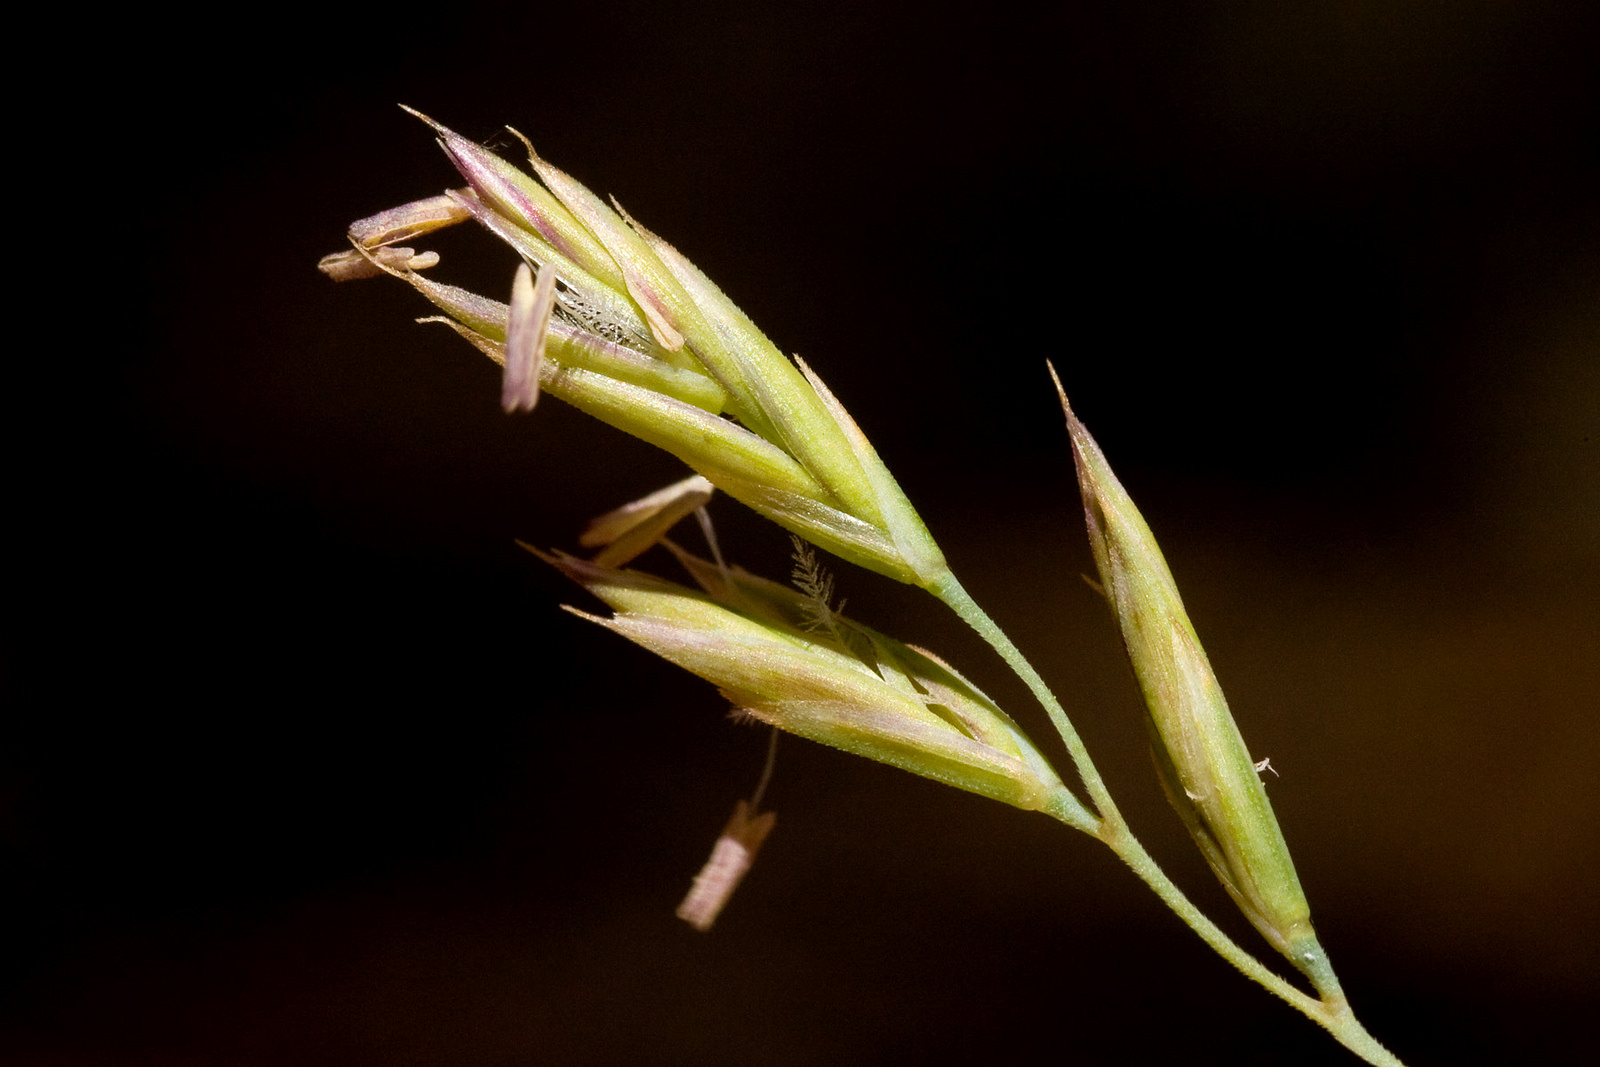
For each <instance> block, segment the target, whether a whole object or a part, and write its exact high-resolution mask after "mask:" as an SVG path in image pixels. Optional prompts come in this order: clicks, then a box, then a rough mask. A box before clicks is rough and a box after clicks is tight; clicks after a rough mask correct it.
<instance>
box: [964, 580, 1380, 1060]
mask: <svg viewBox="0 0 1600 1067" xmlns="http://www.w3.org/2000/svg"><path fill="white" fill-rule="evenodd" d="M933 593H934V595H935V596H937V597H938V598H939V599H940V600H942V601H944V602H945V604H947V605H948V606H949V607H950V609H951V610H952V611H954V612H955V613H956V614H957V615H959V616H960V617H961V618H962V620H963V621H965V622H966V623H967V625H969V626H971V627H972V628H973V629H974V630H976V631H977V632H978V635H979V636H980V637H982V638H983V639H984V640H985V641H986V642H988V644H989V646H990V647H991V648H993V649H994V650H995V651H996V652H998V653H999V654H1000V658H1002V659H1004V660H1005V661H1006V663H1007V665H1009V666H1010V667H1011V669H1012V670H1013V671H1014V672H1016V674H1017V677H1019V678H1021V679H1022V681H1023V683H1024V684H1025V685H1027V687H1028V689H1029V690H1030V691H1032V693H1033V695H1034V697H1035V698H1036V699H1037V700H1038V701H1039V703H1040V704H1041V705H1043V707H1044V710H1045V712H1046V714H1048V715H1049V716H1050V721H1051V723H1052V724H1053V725H1054V726H1055V728H1056V732H1057V733H1059V734H1060V735H1061V740H1062V741H1063V742H1064V743H1065V744H1066V746H1067V753H1068V755H1070V756H1071V757H1072V763H1073V766H1074V767H1075V768H1077V771H1078V777H1079V779H1080V780H1081V781H1082V782H1083V786H1084V788H1085V789H1086V790H1087V791H1088V793H1089V797H1090V800H1091V801H1092V802H1093V804H1094V807H1095V809H1096V810H1097V811H1098V812H1099V813H1100V820H1099V822H1098V823H1096V824H1090V825H1085V824H1084V823H1083V821H1082V819H1081V817H1076V818H1075V817H1073V812H1074V811H1080V810H1081V809H1080V808H1078V806H1077V805H1076V803H1073V804H1062V805H1053V806H1052V807H1051V808H1050V809H1048V811H1047V813H1048V814H1050V815H1052V816H1054V817H1055V818H1057V819H1060V820H1061V821H1062V822H1065V823H1067V824H1068V825H1069V826H1073V827H1075V828H1076V829H1079V830H1083V831H1084V832H1085V833H1088V834H1091V835H1092V836H1094V837H1097V838H1099V839H1100V840H1101V841H1102V842H1104V844H1105V845H1106V847H1108V848H1110V849H1111V851H1113V852H1115V853H1116V854H1117V856H1118V857H1119V858H1121V860H1122V861H1123V862H1124V863H1126V864H1127V865H1128V866H1129V868H1131V869H1132V870H1133V873H1134V874H1136V875H1138V876H1139V878H1140V879H1141V880H1142V881H1143V882H1144V883H1145V884H1146V885H1148V886H1149V887H1150V888H1151V889H1152V890H1154V891H1155V894H1156V896H1158V897H1160V898H1161V901H1162V903H1164V904H1166V905H1167V907H1168V908H1170V909H1171V910H1172V912H1173V913H1174V914H1175V915H1177V916H1178V918H1180V919H1182V920H1183V922H1184V923H1185V924H1186V925H1187V926H1188V927H1189V929H1191V930H1193V931H1194V932H1195V933H1197V934H1199V935H1200V939H1201V940H1203V941H1204V942H1205V943H1206V944H1207V945H1210V946H1211V948H1212V950H1213V951H1215V952H1216V953H1217V955H1219V956H1221V957H1222V958H1223V959H1225V960H1227V961H1228V962H1229V963H1231V964H1233V966H1234V967H1235V968H1236V969H1237V970H1238V971H1239V972H1240V973H1241V974H1243V975H1244V976H1245V977H1247V978H1249V979H1251V980H1252V981H1254V982H1256V983H1257V984H1258V985H1260V986H1262V987H1263V988H1265V989H1266V990H1267V991H1268V992H1270V993H1272V994H1273V995H1274V996H1277V997H1278V998H1280V999H1281V1000H1283V1001H1284V1002H1285V1003H1287V1004H1288V1005H1289V1006H1290V1007H1292V1008H1294V1009H1295V1010H1296V1011H1299V1012H1300V1013H1301V1014H1303V1015H1305V1016H1306V1017H1307V1018H1309V1019H1310V1020H1311V1021H1312V1022H1314V1023H1316V1024H1317V1025H1318V1026H1321V1027H1323V1028H1324V1029H1326V1030H1327V1031H1328V1032H1329V1033H1330V1034H1332V1035H1333V1037H1334V1038H1335V1040H1337V1041H1338V1042H1339V1043H1340V1044H1342V1045H1344V1046H1345V1047H1346V1048H1348V1049H1349V1050H1350V1051H1352V1052H1354V1053H1355V1054H1356V1055H1358V1056H1360V1057H1361V1058H1362V1059H1364V1060H1366V1061H1367V1062H1368V1063H1371V1064H1374V1065H1376V1067H1404V1064H1402V1063H1401V1062H1400V1060H1399V1059H1397V1058H1396V1057H1395V1056H1394V1054H1393V1053H1391V1052H1389V1050H1388V1049H1385V1048H1384V1047H1383V1046H1382V1045H1380V1044H1378V1042H1377V1040H1376V1039H1375V1038H1373V1036H1372V1035H1371V1034H1369V1033H1367V1031H1366V1029H1365V1028H1364V1027H1363V1026H1362V1025H1361V1024H1360V1022H1358V1021H1357V1020H1356V1017H1355V1014H1354V1013H1353V1012H1352V1011H1351V1010H1350V1004H1349V1002H1348V1001H1347V1000H1346V999H1345V997H1344V993H1343V991H1342V990H1341V989H1340V987H1339V980H1338V978H1337V977H1335V976H1334V973H1333V969H1332V967H1331V966H1330V965H1329V964H1328V962H1327V958H1326V956H1324V957H1322V959H1321V960H1320V961H1319V966H1318V967H1317V968H1316V973H1315V974H1314V975H1313V976H1312V977H1313V981H1314V983H1315V985H1316V986H1317V990H1318V992H1319V993H1321V994H1322V999H1320V1000H1319V999H1318V998H1316V997H1313V996H1310V995H1309V994H1307V993H1304V992H1302V991H1301V990H1299V989H1297V988H1296V987H1295V986H1294V985H1293V984H1291V983H1290V982H1289V981H1287V980H1286V979H1284V978H1282V977H1281V976H1279V975H1278V974H1276V973H1275V972H1273V971H1272V970H1270V969H1269V968H1268V967H1267V966H1266V965H1265V964H1263V963H1262V962H1261V961H1260V960H1258V959H1256V958H1255V957H1254V956H1252V955H1251V954H1250V953H1249V952H1247V951H1245V950H1244V949H1243V948H1241V947H1240V946H1239V944H1238V943H1237V942H1236V941H1234V940H1233V939H1232V938H1231V937H1229V936H1228V935H1227V934H1226V933H1224V932H1223V931H1222V928H1221V927H1219V926H1217V924H1216V923H1214V922H1212V921H1211V920H1210V919H1209V918H1207V917H1206V915H1205V914H1204V913H1203V912H1201V911H1200V909H1199V908H1197V907H1195V905H1194V903H1193V902H1192V901H1191V900H1190V899H1189V898H1188V897H1187V896H1185V895H1184V893H1183V890H1181V889H1179V888H1178V886H1177V884H1176V883H1175V882H1173V881H1172V879H1171V878H1169V877H1168V876H1167V874H1166V872H1165V871H1163V870H1162V869H1161V867H1160V865H1158V864H1157V863H1156V861H1155V859H1154V858H1153V857H1152V856H1151V855H1150V853H1149V852H1147V851H1145V848H1144V846H1143V845H1142V844H1140V843H1139V840H1138V839H1137V838H1136V837H1134V836H1133V833H1132V831H1130V830H1129V829H1128V824H1127V822H1126V821H1125V820H1124V819H1123V817H1122V813H1121V811H1119V810H1118V808H1117V805H1116V802H1115V801H1113V800H1112V799H1111V794H1110V792H1109V791H1108V790H1107V789H1106V785H1105V781H1104V779H1102V778H1101V777H1100V771H1099V769H1098V768H1096V767H1095V765H1094V761H1093V760H1092V759H1090V757H1089V753H1088V750H1087V749H1086V748H1084V745H1083V741H1082V739H1081V738H1080V737H1079V736H1078V731H1077V729H1076V728H1075V727H1074V726H1073V725H1072V722H1071V720H1069V719H1068V718H1067V713H1066V710H1065V709H1064V708H1062V706H1061V702H1060V701H1058V700H1057V699H1056V697H1055V694H1054V693H1052V692H1051V691H1050V689H1049V687H1048V686H1046V685H1045V683H1044V679H1043V678H1041V677H1040V676H1039V672H1038V671H1036V670H1034V668H1033V665H1032V664H1031V663H1029V662H1028V660H1027V658H1026V657H1025V656H1023V654H1022V652H1021V650H1019V649H1018V648H1017V646H1016V645H1015V644H1014V643H1013V642H1012V641H1011V639H1010V638H1009V637H1007V636H1006V634H1005V632H1004V631H1003V630H1001V629H1000V627H999V625H998V624H996V623H995V621H994V620H993V619H991V618H990V617H989V615H988V613H987V612H985V611H984V610H983V609H982V608H981V607H979V606H978V603H977V602H976V601H975V600H973V599H972V596H971V595H970V594H969V593H968V592H967V591H966V589H965V588H963V587H962V585H961V583H960V581H958V580H957V579H956V577H955V575H953V574H952V575H950V576H949V577H948V579H947V580H945V581H944V582H941V583H940V584H939V586H938V587H937V588H935V589H934V590H933Z"/></svg>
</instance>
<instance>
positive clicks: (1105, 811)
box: [931, 571, 1121, 833]
mask: <svg viewBox="0 0 1600 1067" xmlns="http://www.w3.org/2000/svg"><path fill="white" fill-rule="evenodd" d="M931 592H932V593H933V595H934V596H936V597H938V598H939V599H940V600H942V601H944V602H945V604H946V605H948V606H949V608H950V610H952V611H954V612H955V613H956V614H957V615H959V616H960V617H961V619H962V621H963V622H965V623H966V624H967V625H968V626H970V627H972V628H973V629H974V630H976V631H978V636H980V637H982V638H983V639H984V640H985V641H987V642H988V643H989V647H991V648H993V649H994V650H995V651H996V652H998V653H1000V658H1001V659H1003V660H1005V661H1006V663H1007V665H1009V666H1010V667H1011V669H1012V670H1013V671H1015V672H1016V674H1017V677H1019V678H1021V679H1022V681H1023V683H1024V684H1025V685H1027V687H1028V689H1029V690H1030V691H1031V692H1032V693H1033V695H1034V698H1035V699H1037V700H1038V701H1039V703H1040V704H1042V705H1043V706H1044V710H1045V713H1046V714H1047V715H1049V716H1050V723H1051V725H1053V726H1054V727H1055V728H1056V733H1058V734H1060V735H1061V740H1062V741H1063V742H1064V743H1065V744H1066V746H1067V754H1068V755H1070V756H1071V757H1072V765H1073V766H1074V767H1075V768H1077V771H1078V778H1079V780H1081V781H1082V782H1083V787H1084V789H1086V790H1088V793H1089V800H1090V801H1091V803H1093V805H1094V809H1095V811H1097V812H1099V814H1100V816H1101V818H1102V819H1104V818H1105V817H1106V816H1108V815H1111V816H1115V817H1116V819H1117V821H1118V822H1120V821H1121V816H1120V815H1117V805H1116V803H1115V802H1114V801H1113V800H1112V799H1111V794H1110V793H1109V792H1108V791H1107V790H1106V785H1105V782H1104V781H1103V780H1102V779H1101V778H1100V771H1099V770H1098V769H1097V768H1096V767H1095V765H1094V760H1092V759H1090V758H1089V750H1088V749H1086V748H1084V747H1083V741H1082V739H1081V738H1079V737H1078V731H1077V730H1076V729H1075V728H1074V727H1073V725H1072V720H1070V719H1068V718H1067V712H1066V709H1065V708H1063V707H1062V706H1061V702H1060V701H1058V700H1057V699H1056V698H1055V694H1054V693H1052V692H1050V688H1049V686H1047V685H1045V684H1044V679H1043V678H1041V677H1039V672H1038V671H1036V670H1034V669H1033V664H1031V663H1029V662H1028V660H1027V658H1026V657H1025V656H1023V654H1022V652H1021V650H1020V649H1018V648H1017V646H1016V645H1014V644H1012V643H1011V638H1009V637H1007V636H1006V635H1005V631H1003V630H1001V629H1000V627H999V626H998V625H996V623H995V621H994V620H993V619H991V618H989V615H988V613H987V612H985V611H984V610H983V609H982V608H981V607H979V606H978V602H977V601H976V600H973V599H972V596H971V594H969V593H968V592H967V591H966V589H965V588H963V587H962V585H961V582H960V581H959V580H958V579H957V578H956V576H955V575H954V574H953V573H950V572H948V571H947V572H946V577H945V578H944V579H942V580H941V581H940V582H939V584H938V585H937V586H935V587H934V588H933V589H932V590H931ZM1080 829H1084V828H1083V827H1080ZM1087 832H1089V833H1095V832H1096V831H1095V830H1093V829H1090V830H1088V831H1087Z"/></svg>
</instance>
